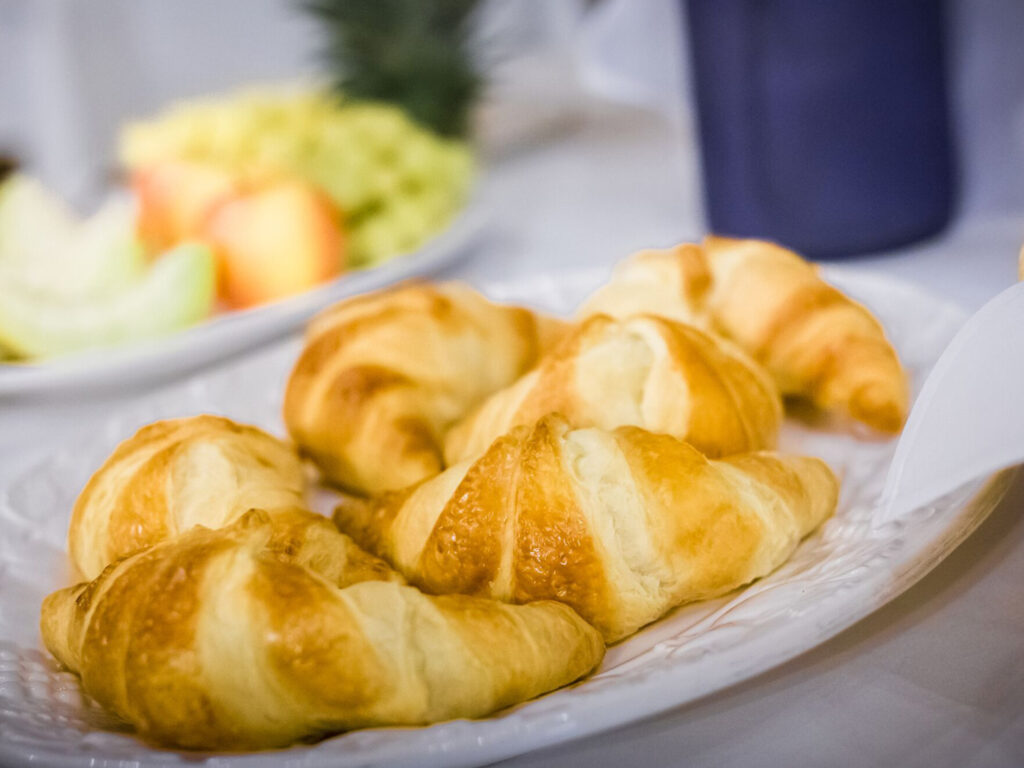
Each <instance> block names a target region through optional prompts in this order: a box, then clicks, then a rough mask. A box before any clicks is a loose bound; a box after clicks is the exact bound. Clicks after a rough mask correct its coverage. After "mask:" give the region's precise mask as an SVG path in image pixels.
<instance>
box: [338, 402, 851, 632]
mask: <svg viewBox="0 0 1024 768" xmlns="http://www.w3.org/2000/svg"><path fill="white" fill-rule="evenodd" d="M836 496H837V483H836V480H835V477H834V476H833V475H832V472H831V471H830V470H829V469H828V467H827V466H826V465H825V464H824V463H823V462H821V461H819V460H818V459H812V458H805V457H791V456H781V455H776V454H772V453H751V454H741V455H738V456H735V457H732V458H728V459H725V460H723V461H711V460H708V459H707V458H705V457H704V456H703V455H702V454H701V453H700V452H699V451H697V450H696V449H695V448H693V447H691V446H690V445H687V444H686V443H684V442H682V441H680V440H677V439H675V438H673V437H671V436H668V435H660V434H654V433H652V432H647V431H645V430H642V429H639V428H636V427H620V428H618V429H616V430H614V431H611V432H607V431H603V430H599V429H594V428H590V429H577V430H572V429H570V428H569V425H568V424H567V422H566V421H565V419H563V418H561V417H560V416H556V415H550V416H547V417H545V418H544V419H542V420H541V421H540V422H538V423H537V424H536V425H534V426H532V427H518V428H516V429H514V430H513V431H512V432H510V433H509V434H508V435H505V436H504V437H502V438H500V439H499V440H497V441H496V442H495V443H494V444H493V445H492V446H491V447H490V449H489V450H488V451H487V452H486V453H485V454H484V455H483V456H482V457H480V458H479V459H478V460H477V461H475V462H472V463H470V462H463V463H461V464H457V465H455V466H453V467H451V468H449V469H448V470H446V471H445V472H443V473H441V474H440V475H438V476H437V477H435V478H433V479H430V480H426V481H424V482H423V483H421V484H420V485H418V486H416V487H414V488H411V489H407V490H404V491H400V492H396V493H391V494H387V495H385V496H383V497H382V498H380V499H378V500H376V501H366V500H360V499H352V500H349V501H347V502H345V503H342V504H341V505H340V506H339V507H338V508H337V510H336V511H335V515H334V519H335V522H336V523H337V524H338V526H339V527H340V528H341V529H342V530H343V531H345V532H346V533H348V534H349V535H351V536H352V537H353V538H354V539H355V540H356V542H357V543H359V544H360V545H361V546H363V547H365V548H366V549H368V550H369V551H370V552H373V553H374V554H377V555H381V556H382V557H385V558H386V559H388V560H389V561H390V562H391V563H392V565H394V566H395V567H396V568H397V569H398V570H399V571H401V572H402V573H403V574H404V575H405V576H406V577H407V578H408V579H409V580H410V581H411V582H412V583H414V584H417V585H419V586H421V587H423V588H424V589H426V590H427V591H429V592H437V593H450V592H460V593H465V594H473V595H482V596H489V597H496V598H498V599H501V600H507V601H512V602H517V603H522V602H528V601H530V600H536V599H541V598H553V599H556V600H561V601H563V602H565V603H568V604H569V605H570V606H572V607H573V608H574V609H576V611H577V612H578V613H579V614H580V615H581V616H582V617H583V618H585V619H586V620H588V621H589V622H591V623H592V624H593V625H594V626H596V627H597V628H598V629H599V630H600V631H601V633H602V634H603V635H604V637H605V639H606V640H608V641H614V640H618V639H620V638H622V637H625V636H626V635H628V634H630V633H632V632H634V631H635V630H637V629H638V628H639V627H642V626H643V625H644V624H647V623H648V622H651V621H653V620H655V619H657V618H658V617H659V616H661V615H662V614H664V613H665V612H666V611H668V610H669V609H671V608H672V607H674V606H676V605H679V604H680V603H682V602H685V601H688V600H699V599H704V598H709V597H713V596H715V595H720V594H723V593H725V592H728V591H730V590H732V589H734V588H736V587H738V586H740V585H742V584H746V583H747V582H749V581H751V580H753V579H756V578H758V577H760V576H764V575H765V574H767V573H769V572H771V571H772V570H773V569H775V568H776V567H778V566H779V565H780V564H781V563H782V562H783V561H784V560H786V558H788V557H789V555H790V553H791V552H792V551H793V549H794V548H795V547H796V545H797V543H798V542H799V541H800V539H801V538H803V537H804V536H806V535H807V534H808V533H809V532H810V531H812V530H813V529H814V528H815V527H816V526H817V525H818V524H819V523H821V521H822V520H824V519H825V518H826V517H828V516H829V515H830V514H831V513H832V511H833V510H834V508H835V504H836Z"/></svg>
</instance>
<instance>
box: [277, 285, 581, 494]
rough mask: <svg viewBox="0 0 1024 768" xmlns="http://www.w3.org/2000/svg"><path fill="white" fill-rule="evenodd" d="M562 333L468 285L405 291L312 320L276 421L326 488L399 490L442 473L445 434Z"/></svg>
mask: <svg viewBox="0 0 1024 768" xmlns="http://www.w3.org/2000/svg"><path fill="white" fill-rule="evenodd" d="M564 328H565V324H564V323H562V322H560V321H557V320H553V319H550V318H546V317H542V316H540V315H537V314H535V313H533V312H531V311H529V310H526V309H522V308H519V307H510V306H503V305H499V304H494V303H492V302H490V301H488V300H487V299H485V298H484V297H483V296H481V295H480V294H478V293H477V292H475V291H473V290H472V289H470V288H469V287H468V286H465V285H462V284H458V283H443V284H439V285H427V284H409V285H405V286H403V287H399V288H397V289H390V290H386V291H381V292H377V293H374V294H370V295H366V296H361V297H358V298H356V299H350V300H347V301H343V302H340V303H339V304H337V305H335V306H334V307H332V308H331V309H329V310H328V311H326V312H325V313H323V314H321V315H320V316H318V317H316V318H314V320H313V321H312V322H311V324H310V326H309V328H308V331H307V338H306V344H305V347H304V348H303V350H302V353H301V355H300V356H299V359H298V361H297V362H296V364H295V368H294V370H293V371H292V373H291V376H290V378H289V380H288V387H287V391H286V393H285V401H284V419H285V424H286V425H287V427H288V430H289V432H290V433H291V435H292V436H293V438H294V439H295V441H296V443H297V444H298V445H299V447H300V449H301V450H302V452H303V453H304V454H305V455H307V456H309V457H310V458H311V459H312V460H313V461H314V462H315V463H316V464H317V466H318V467H319V468H320V470H321V472H322V473H323V474H324V476H325V477H326V478H327V479H328V480H330V481H331V482H333V483H335V484H337V485H339V486H341V487H343V488H346V489H348V490H350V491H355V492H359V493H379V492H382V491H384V490H391V489H396V488H401V487H404V486H406V485H409V484H411V483H414V482H417V481H419V480H422V479H423V478H425V477H430V476H431V475H434V474H437V473H438V472H439V471H440V470H441V469H442V468H443V466H444V463H443V457H442V447H441V440H442V437H443V434H444V432H445V430H447V429H448V427H449V426H450V425H451V424H452V423H453V422H455V421H456V420H457V419H459V418H460V417H462V416H463V415H464V414H465V413H466V412H467V411H468V410H469V409H470V408H472V407H474V406H475V405H476V404H477V403H479V402H480V401H481V400H483V398H485V397H486V396H487V395H489V394H491V393H492V392H494V391H496V390H498V389H501V388H502V387H504V386H507V385H508V384H510V383H512V382H513V381H515V380H516V378H518V377H519V376H520V375H521V374H523V373H524V372H526V371H527V370H528V369H529V368H531V367H532V366H533V365H534V364H535V363H536V361H537V359H538V358H539V357H540V355H541V354H542V353H543V352H544V351H545V350H546V349H547V348H548V347H550V345H551V344H552V342H553V341H554V340H555V339H556V338H557V337H558V336H559V335H560V334H561V333H562V332H563V331H564Z"/></svg>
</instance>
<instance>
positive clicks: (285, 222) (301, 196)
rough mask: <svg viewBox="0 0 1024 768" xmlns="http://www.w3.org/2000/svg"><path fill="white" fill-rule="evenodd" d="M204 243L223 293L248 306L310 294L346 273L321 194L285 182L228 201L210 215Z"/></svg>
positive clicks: (340, 242) (227, 298) (235, 303)
mask: <svg viewBox="0 0 1024 768" xmlns="http://www.w3.org/2000/svg"><path fill="white" fill-rule="evenodd" d="M200 237H201V239H202V240H204V241H205V242H208V243H210V245H211V246H213V248H214V252H215V253H216V255H217V258H218V261H219V265H220V268H221V282H220V288H221V295H222V297H223V298H224V300H225V301H226V302H228V303H229V304H230V305H231V306H233V307H249V306H253V305H256V304H262V303H265V302H268V301H274V300H275V299H280V298H283V297H285V296H290V295H292V294H295V293H299V292H301V291H305V290H308V289H310V288H312V287H314V286H316V285H318V284H320V283H322V282H324V281H325V280H329V279H330V278H332V277H334V276H335V275H337V274H338V273H339V272H341V269H342V265H343V263H344V251H343V248H344V239H343V237H342V234H341V229H340V227H339V225H338V222H337V216H336V214H335V212H334V211H333V209H332V208H331V206H330V205H329V204H328V203H327V202H326V200H325V199H324V198H323V196H322V195H320V194H319V193H318V192H316V191H315V190H314V189H313V188H312V187H310V186H309V185H307V184H304V183H302V182H299V181H281V182H276V183H273V184H270V185H269V186H265V187H261V188H258V189H256V190H253V191H249V192H244V193H240V194H237V195H235V196H234V197H232V198H229V199H228V200H225V201H224V202H222V203H221V204H220V205H218V206H217V207H216V208H214V209H213V211H212V212H211V213H210V216H209V217H208V218H207V220H206V222H205V224H204V226H203V229H202V233H201V235H200Z"/></svg>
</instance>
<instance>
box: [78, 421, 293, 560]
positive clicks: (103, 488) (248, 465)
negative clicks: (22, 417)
mask: <svg viewBox="0 0 1024 768" xmlns="http://www.w3.org/2000/svg"><path fill="white" fill-rule="evenodd" d="M304 485H305V477H304V472H303V468H302V462H301V461H300V459H299V457H298V455H296V453H295V451H294V450H292V449H291V448H290V447H289V446H287V445H286V444H284V443H283V442H281V441H280V440H278V439H277V438H275V437H272V436H271V435H268V434H267V433H266V432H263V431H262V430H259V429H257V428H255V427H249V426H243V425H241V424H236V423H234V422H232V421H230V420H229V419H225V418H222V417H219V416H209V415H204V416H194V417H191V418H185V419H173V420H168V421H160V422H156V423H155V424H150V425H149V426H146V427H143V428H142V429H140V430H139V431H138V432H137V433H136V434H135V435H134V436H133V437H131V438H129V439H128V440H125V441H124V442H123V443H121V444H120V445H119V446H118V447H117V449H116V450H115V451H114V452H113V454H111V456H110V457H109V458H108V459H107V460H106V461H105V462H104V463H103V465H102V466H101V467H100V468H99V469H98V470H97V471H96V473H95V474H94V475H93V476H92V479H90V480H89V482H88V483H87V484H86V486H85V488H84V489H83V490H82V492H81V494H80V495H79V497H78V500H77V501H76V502H75V506H74V510H73V512H72V515H71V525H70V527H69V529H68V551H69V553H70V555H71V560H72V562H73V563H74V564H75V566H76V567H77V568H78V570H79V572H80V573H81V574H82V575H83V576H84V577H85V578H87V579H92V578H95V577H96V576H98V575H99V574H100V572H101V571H102V570H103V569H104V568H105V567H106V565H107V564H108V563H110V562H112V561H113V560H116V559H117V558H119V557H122V556H124V555H127V554H129V553H131V552H134V551H136V550H138V549H143V548H145V547H148V546H151V545H153V544H156V543H157V542H159V541H163V540H164V539H167V538H170V537H173V536H176V535H178V534H179V533H182V532H184V531H186V530H188V529H189V528H191V527H192V526H194V525H196V524H202V525H205V526H206V527H208V528H219V527H221V526H222V525H225V524H227V523H230V522H232V521H234V520H236V519H238V518H239V517H240V516H241V515H242V514H244V513H245V512H246V511H248V510H249V509H251V508H253V507H260V508H264V509H273V508H276V507H282V508H288V507H301V506H303V491H304Z"/></svg>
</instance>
